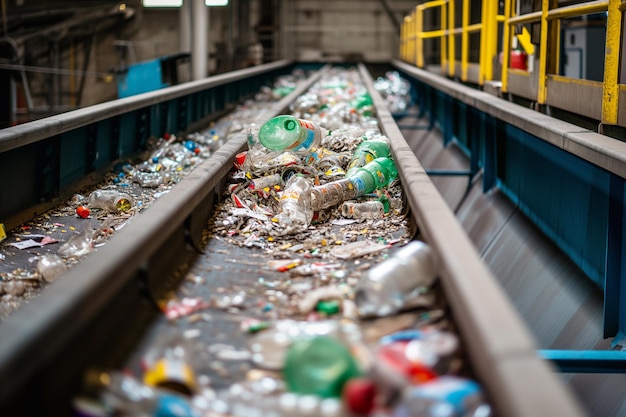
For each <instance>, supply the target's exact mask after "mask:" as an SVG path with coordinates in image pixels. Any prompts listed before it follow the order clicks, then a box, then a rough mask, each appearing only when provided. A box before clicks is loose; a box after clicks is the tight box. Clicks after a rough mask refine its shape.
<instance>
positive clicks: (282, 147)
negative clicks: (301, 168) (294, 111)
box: [259, 115, 322, 152]
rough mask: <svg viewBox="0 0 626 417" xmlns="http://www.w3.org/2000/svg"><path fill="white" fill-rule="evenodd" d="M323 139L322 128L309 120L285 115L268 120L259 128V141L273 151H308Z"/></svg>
mask: <svg viewBox="0 0 626 417" xmlns="http://www.w3.org/2000/svg"><path fill="white" fill-rule="evenodd" d="M321 140H322V129H321V128H320V127H319V126H318V125H317V124H315V123H313V122H310V121H308V120H302V119H298V118H296V117H293V116H289V115H283V116H277V117H274V118H273V119H270V120H268V121H267V122H266V123H265V124H263V126H261V129H260V130H259V142H261V144H262V145H263V146H265V147H266V148H268V149H271V150H273V151H293V152H308V151H311V150H313V149H316V148H317V147H318V146H319V144H320V142H321Z"/></svg>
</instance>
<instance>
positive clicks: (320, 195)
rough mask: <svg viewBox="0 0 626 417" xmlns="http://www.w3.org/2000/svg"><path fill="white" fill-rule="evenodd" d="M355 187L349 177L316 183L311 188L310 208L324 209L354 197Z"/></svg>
mask: <svg viewBox="0 0 626 417" xmlns="http://www.w3.org/2000/svg"><path fill="white" fill-rule="evenodd" d="M356 193H357V189H356V187H355V186H354V183H353V182H352V180H350V179H345V178H344V179H342V180H338V181H333V182H329V183H326V184H324V185H318V186H315V187H313V189H312V190H311V208H312V209H313V211H318V210H324V209H327V208H329V207H333V206H336V205H338V204H341V203H342V202H343V201H346V200H351V199H353V198H355V197H356Z"/></svg>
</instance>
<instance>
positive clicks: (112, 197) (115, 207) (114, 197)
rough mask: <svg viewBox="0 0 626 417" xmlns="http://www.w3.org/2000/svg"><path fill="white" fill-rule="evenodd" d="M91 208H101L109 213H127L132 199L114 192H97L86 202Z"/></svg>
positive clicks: (124, 194)
mask: <svg viewBox="0 0 626 417" xmlns="http://www.w3.org/2000/svg"><path fill="white" fill-rule="evenodd" d="M87 201H88V202H89V205H90V206H91V207H93V208H101V209H104V210H108V211H111V212H118V211H123V212H125V211H128V210H130V208H131V207H132V206H133V199H132V198H131V197H130V196H129V195H128V194H126V193H120V192H119V191H115V190H97V191H94V192H92V193H91V194H90V195H89V199H88V200H87Z"/></svg>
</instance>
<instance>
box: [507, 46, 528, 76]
mask: <svg viewBox="0 0 626 417" xmlns="http://www.w3.org/2000/svg"><path fill="white" fill-rule="evenodd" d="M509 61H510V63H509V68H515V69H521V70H524V71H528V54H527V53H526V52H524V51H518V50H513V51H511V55H510V60H509Z"/></svg>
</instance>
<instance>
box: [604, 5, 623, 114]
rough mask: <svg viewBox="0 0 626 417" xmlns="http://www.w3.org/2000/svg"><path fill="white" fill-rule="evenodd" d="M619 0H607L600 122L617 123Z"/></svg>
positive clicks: (620, 13)
mask: <svg viewBox="0 0 626 417" xmlns="http://www.w3.org/2000/svg"><path fill="white" fill-rule="evenodd" d="M620 3H621V0H609V6H608V12H609V13H608V16H607V22H606V49H605V55H604V85H603V89H602V123H603V124H609V125H614V124H617V115H618V114H619V85H618V81H619V80H618V76H619V67H620V43H621V40H622V39H621V38H622V11H621V10H620Z"/></svg>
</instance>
